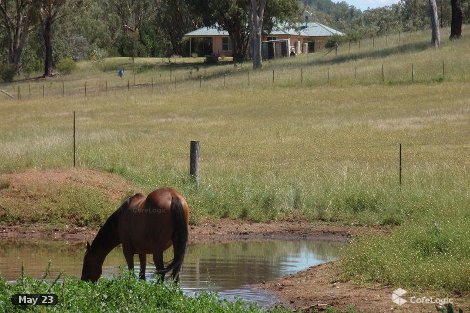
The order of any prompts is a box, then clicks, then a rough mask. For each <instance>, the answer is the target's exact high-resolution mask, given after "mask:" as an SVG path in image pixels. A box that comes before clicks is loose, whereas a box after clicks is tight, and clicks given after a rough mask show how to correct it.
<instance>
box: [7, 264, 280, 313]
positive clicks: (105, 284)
mask: <svg viewBox="0 0 470 313" xmlns="http://www.w3.org/2000/svg"><path fill="white" fill-rule="evenodd" d="M17 293H20V294H25V293H27V294H38V293H54V294H56V295H57V296H58V299H59V302H58V304H57V305H53V306H43V307H31V306H30V307H25V306H14V305H13V304H12V302H11V300H10V298H11V296H13V295H14V294H17ZM0 307H1V308H3V309H4V310H5V311H6V312H24V311H25V310H26V311H28V312H30V311H32V312H253V313H254V312H266V311H267V310H266V309H262V308H259V307H257V306H256V305H248V304H246V303H244V302H242V301H240V300H239V301H236V302H228V301H224V300H220V299H219V298H217V295H216V294H214V293H206V292H202V293H200V294H198V295H197V296H195V297H187V296H185V295H184V294H183V291H182V290H181V289H180V288H179V287H178V286H176V285H170V284H159V283H156V282H143V281H141V280H138V279H137V278H136V277H135V276H133V275H131V274H127V273H123V274H121V275H120V276H118V277H116V278H115V279H112V280H109V279H100V280H99V281H98V282H97V283H96V284H93V283H86V282H82V281H80V280H78V279H77V278H71V277H66V278H65V279H63V280H62V281H55V282H46V281H44V280H37V279H32V278H28V277H22V278H20V279H18V281H16V283H14V284H11V283H7V282H5V281H3V280H0ZM269 311H270V312H274V313H277V312H279V313H281V312H289V311H288V310H286V309H283V308H273V309H270V310H269Z"/></svg>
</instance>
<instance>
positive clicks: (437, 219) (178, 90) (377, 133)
mask: <svg viewBox="0 0 470 313" xmlns="http://www.w3.org/2000/svg"><path fill="white" fill-rule="evenodd" d="M428 37H429V34H428V33H415V34H406V35H404V34H401V37H400V42H398V40H397V38H396V37H393V38H392V37H389V38H387V39H386V41H385V40H384V38H382V39H375V40H374V43H373V46H372V45H371V43H370V42H362V43H361V49H359V47H358V44H353V46H352V48H351V51H349V49H348V48H349V47H348V46H347V45H346V46H343V47H341V48H340V50H339V52H338V55H335V53H334V52H331V53H329V54H327V55H326V54H325V53H324V52H319V53H316V54H314V55H308V56H302V57H297V58H294V59H292V58H291V59H286V60H279V61H272V62H267V63H266V64H265V69H264V70H263V71H261V72H252V71H249V65H247V64H245V65H244V66H243V67H242V66H237V67H234V66H233V65H224V64H222V65H218V66H213V67H209V66H205V65H203V64H200V63H194V64H191V63H183V61H184V62H191V61H198V60H176V62H177V64H174V62H175V60H172V64H168V60H163V61H164V63H162V60H160V59H158V60H148V59H136V60H135V63H131V60H129V59H113V60H105V61H104V62H102V63H100V64H97V63H95V64H93V63H82V64H80V69H79V70H78V71H77V73H75V74H73V75H71V76H66V77H57V78H53V79H48V80H47V81H46V82H43V81H41V82H33V83H31V94H29V92H28V91H26V90H29V88H30V87H29V84H30V83H29V82H21V83H20V85H19V86H20V100H12V99H8V98H6V97H3V98H0V159H1V160H2V162H1V163H0V172H1V173H7V172H18V171H23V170H28V169H50V168H59V169H68V168H70V167H71V165H72V159H73V157H72V116H73V111H75V112H76V114H77V160H78V167H79V168H94V169H101V170H103V171H106V172H110V173H115V174H118V175H121V176H123V177H124V178H126V179H127V180H129V181H130V182H131V183H132V184H134V185H135V186H137V187H138V188H141V189H143V190H146V191H150V190H152V189H154V188H155V187H156V186H161V185H172V186H175V187H176V188H177V189H179V190H181V191H182V193H183V194H184V195H185V196H186V197H187V199H188V201H189V203H190V205H191V208H192V223H197V222H198V221H200V220H201V219H202V218H204V217H207V216H215V217H230V218H244V219H250V220H255V221H266V220H267V221H274V220H278V219H283V218H301V219H307V220H311V221H327V222H336V223H343V224H362V225H391V226H398V227H397V228H396V229H395V230H394V232H393V235H391V236H389V235H388V236H386V237H385V236H384V237H383V238H364V239H362V240H359V241H358V242H357V243H355V244H353V245H352V246H351V248H350V249H349V250H348V251H347V252H346V254H345V257H344V258H343V267H344V269H345V273H346V275H347V276H348V277H353V278H355V279H359V280H363V281H381V282H385V283H389V284H401V285H400V286H403V287H404V286H408V285H412V286H421V287H435V288H444V289H446V290H458V291H465V292H468V291H470V285H469V283H468V281H465V280H462V279H461V277H468V276H469V275H467V276H462V273H468V269H469V268H470V266H469V265H470V215H469V214H470V213H469V212H470V210H469V208H470V195H469V193H468V186H470V170H469V166H470V158H469V155H470V103H469V100H468V99H470V89H469V88H468V86H469V82H470V75H468V73H469V70H470V59H469V58H468V57H466V55H467V53H468V51H469V48H470V39H469V38H463V39H462V40H460V41H454V42H450V41H447V40H444V42H443V45H442V47H441V48H440V49H438V50H435V49H432V48H431V47H430V45H429V44H428V41H429V38H428ZM384 42H385V43H384ZM103 64H104V65H103ZM382 64H383V68H384V72H383V73H384V74H383V76H382ZM121 66H124V67H125V68H126V74H125V77H124V79H122V80H121V79H120V78H118V77H117V75H116V69H117V68H118V67H121ZM412 68H413V73H412V72H411V69H412ZM133 70H134V73H135V79H136V83H135V86H134V81H133V79H134V76H133V74H134V73H133ZM273 71H274V72H273ZM273 73H274V74H273ZM200 76H201V77H202V78H200ZM175 77H176V84H175V83H174V78H175ZM273 77H274V81H273ZM152 79H153V84H152V83H151V81H152ZM128 80H129V89H128ZM62 81H64V86H66V89H65V90H66V92H65V96H62ZM224 81H225V86H224ZM85 82H87V86H88V87H87V88H88V89H87V95H86V96H85V93H84V89H85V88H84V85H85ZM43 84H45V86H46V87H44V88H45V94H44V98H43V96H42V86H43ZM106 85H107V86H108V87H107V88H108V90H107V91H106V89H105V88H106ZM152 85H153V88H152ZM1 88H2V89H4V90H7V91H9V92H10V93H11V94H12V95H14V96H16V95H17V90H18V85H17V84H12V85H6V86H2V87H1ZM190 140H199V141H200V142H201V181H200V185H199V187H196V186H195V185H194V184H193V182H192V181H191V180H190V179H189V177H188V176H189V175H188V167H189V142H190ZM400 143H401V144H402V146H403V177H402V185H401V186H400V185H399V177H398V173H399V164H398V145H399V144H400ZM2 185H3V186H8V182H0V186H2ZM4 188H5V187H4ZM0 189H1V188H0ZM123 196H124V195H123ZM87 198H88V200H87V201H86V204H87V205H88V206H90V210H92V211H93V208H94V206H95V207H96V208H98V209H100V210H103V201H98V200H96V203H95V201H94V197H92V196H88V197H87ZM97 199H98V198H97ZM62 203H67V201H63V202H62ZM0 205H2V206H3V207H4V211H5V212H6V213H4V214H3V215H2V217H1V219H2V220H3V221H7V222H8V221H10V222H11V221H12V220H13V221H17V222H27V221H28V220H27V219H25V218H23V217H22V216H21V214H20V216H15V217H12V216H10V215H9V213H8V212H13V211H15V212H18V208H16V209H15V210H14V208H13V207H11V208H9V207H6V208H5V206H6V205H5V204H2V203H1V200H0ZM11 205H12V206H14V204H11ZM114 209H115V208H114V207H113V206H111V205H107V206H106V210H107V212H111V211H112V210H114ZM48 210H52V211H53V210H54V207H53V206H50V207H49V208H48ZM61 210H67V208H61ZM52 216H54V215H52ZM104 216H106V215H104ZM101 219H102V218H101V217H98V218H97V219H92V220H91V222H90V225H97V224H99V223H100V222H102V221H101ZM94 223H95V224H94ZM391 247H393V248H391ZM419 251H421V252H419ZM372 265H373V266H372ZM397 266H400V267H401V268H402V269H403V270H401V271H400V273H397V272H398V270H397ZM434 269H436V270H434ZM437 269H438V270H437ZM431 272H432V273H431Z"/></svg>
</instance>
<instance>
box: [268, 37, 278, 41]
mask: <svg viewBox="0 0 470 313" xmlns="http://www.w3.org/2000/svg"><path fill="white" fill-rule="evenodd" d="M266 39H267V40H268V41H271V40H276V37H267V38H266Z"/></svg>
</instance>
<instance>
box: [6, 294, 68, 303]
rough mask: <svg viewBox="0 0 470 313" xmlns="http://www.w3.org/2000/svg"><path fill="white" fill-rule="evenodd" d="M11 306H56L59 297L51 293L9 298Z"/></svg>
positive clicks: (16, 295) (20, 295)
mask: <svg viewBox="0 0 470 313" xmlns="http://www.w3.org/2000/svg"><path fill="white" fill-rule="evenodd" d="M11 302H12V303H13V305H56V304H57V303H58V302H59V297H57V295H56V294H53V293H37V294H20V293H17V294H15V295H13V296H12V297H11Z"/></svg>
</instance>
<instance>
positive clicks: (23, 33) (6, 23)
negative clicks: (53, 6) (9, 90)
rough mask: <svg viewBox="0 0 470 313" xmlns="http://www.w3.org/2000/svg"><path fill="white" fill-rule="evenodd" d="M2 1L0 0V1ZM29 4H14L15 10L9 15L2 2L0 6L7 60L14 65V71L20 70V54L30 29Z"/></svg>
mask: <svg viewBox="0 0 470 313" xmlns="http://www.w3.org/2000/svg"><path fill="white" fill-rule="evenodd" d="M1 2H2V1H1V0H0V3H1ZM28 10H29V6H25V5H21V6H19V5H16V9H15V11H13V14H12V15H9V11H8V10H7V8H6V5H5V4H4V6H3V7H0V19H3V25H2V26H3V27H4V29H5V30H6V33H7V36H6V40H7V43H8V61H9V63H10V64H14V65H15V69H16V72H17V73H18V74H19V72H20V62H21V54H22V53H23V47H24V45H25V43H26V39H27V37H28V33H29V31H30V29H29V28H30V16H29V12H28Z"/></svg>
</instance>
